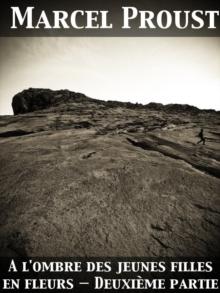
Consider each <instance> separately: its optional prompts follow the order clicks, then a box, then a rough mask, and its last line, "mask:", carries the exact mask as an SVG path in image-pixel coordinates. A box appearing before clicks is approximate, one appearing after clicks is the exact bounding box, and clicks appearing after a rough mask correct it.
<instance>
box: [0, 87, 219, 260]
mask: <svg viewBox="0 0 220 293" xmlns="http://www.w3.org/2000/svg"><path fill="white" fill-rule="evenodd" d="M12 105H13V109H14V113H15V114H16V116H5V117H0V146H1V152H0V162H1V164H0V186H1V189H0V222H1V226H0V240H1V241H0V252H1V254H2V255H3V254H4V255H6V254H8V255H13V256H16V255H31V256H41V255H44V256H52V255H53V256H54V255H55V256H70V255H71V256H74V255H75V256H86V255H87V256H105V255H107V256H137V255H138V256H219V255H220V251H219V240H220V234H219V229H220V198H219V190H220V181H219V176H220V155H219V149H220V148H219V143H220V138H219V133H220V124H219V112H215V111H201V110H199V109H197V108H195V107H191V106H188V105H166V106H163V105H161V104H154V103H150V104H148V105H145V106H144V105H140V104H131V103H122V102H114V101H110V102H104V101H99V100H95V99H91V98H88V97H86V96H85V95H82V94H78V93H73V92H69V91H67V90H63V91H51V90H45V89H38V90H37V89H29V90H26V91H23V92H22V93H19V94H18V95H16V96H15V97H14V98H13V103H12ZM20 114H22V115H20ZM200 128H204V135H205V137H206V145H205V146H203V145H197V144H196V143H197V141H198V137H197V134H198V132H199V130H200Z"/></svg>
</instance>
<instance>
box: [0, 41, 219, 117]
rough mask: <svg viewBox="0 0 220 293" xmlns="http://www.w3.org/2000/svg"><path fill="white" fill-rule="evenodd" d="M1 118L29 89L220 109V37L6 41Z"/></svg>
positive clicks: (1, 51)
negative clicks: (24, 91)
mask: <svg viewBox="0 0 220 293" xmlns="http://www.w3.org/2000/svg"><path fill="white" fill-rule="evenodd" d="M0 75H1V78H0V115H5V114H12V109H11V101H12V97H13V96H14V95H15V94H16V93H18V92H19V91H22V90H24V89H27V88H29V87H40V88H51V89H54V90H58V89H69V90H72V91H76V92H82V93H84V94H86V95H88V96H90V97H92V98H98V99H104V100H119V101H130V102H139V103H142V104H147V103H149V102H159V103H163V104H168V103H180V104H190V105H194V106H197V107H199V108H202V109H208V108H209V109H210V108H212V109H216V110H220V38H210V37H209V38H199V37H197V38H190V37H189V38H188V37H187V38H185V37H182V38H176V37H173V38H171V37H170V38H168V37H164V38H156V37H153V38H150V37H146V38H132V37H131V38H115V37H108V38H103V37H99V38H95V37H93V38H92V37H90V38H89V37H82V38H77V37H72V38H71V37H69V38H62V37H60V38H54V37H51V38H49V37H46V38H39V37H36V38H29V37H26V38H0Z"/></svg>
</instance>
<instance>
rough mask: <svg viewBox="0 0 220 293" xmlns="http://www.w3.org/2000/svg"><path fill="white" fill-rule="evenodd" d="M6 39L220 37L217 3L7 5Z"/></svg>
mask: <svg viewBox="0 0 220 293" xmlns="http://www.w3.org/2000/svg"><path fill="white" fill-rule="evenodd" d="M0 8H1V9H0V13H1V15H0V36H16V37H20V36H47V37H49V36H70V37H74V36H78V37H79V36H97V37H98V36H100V37H101V36H106V37H114V36H115V37H118V36H120V37H151V36H152V37H153V36H180V37H181V36H183V37H184V36H192V37H194V36H195V37H196V36H201V37H209V36H212V37H214V36H220V2H219V1H216V0H212V1H202V0H193V1H192V0H190V1H189V0H184V1H183V0H124V1H123V0H98V1H97V0H96V1H92V0H90V1H88V0H62V1H60V0H47V1H45V0H28V1H27V0H22V1H21V0H4V1H1V4H0Z"/></svg>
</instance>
